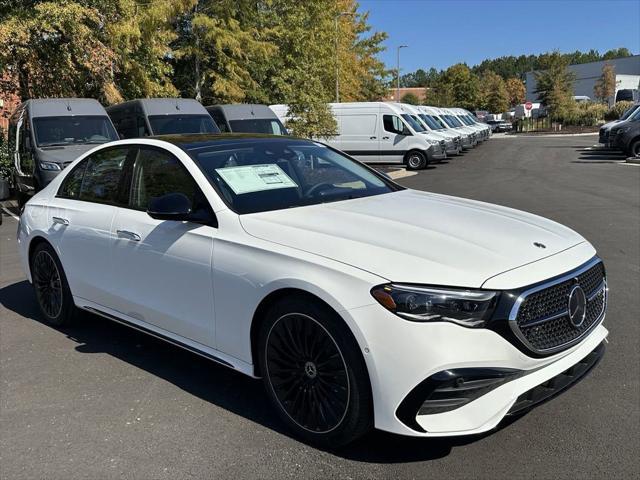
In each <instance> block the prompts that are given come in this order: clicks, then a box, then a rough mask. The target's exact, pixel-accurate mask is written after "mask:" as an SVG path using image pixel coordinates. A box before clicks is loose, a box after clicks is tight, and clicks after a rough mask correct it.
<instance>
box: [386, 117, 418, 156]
mask: <svg viewBox="0 0 640 480" xmlns="http://www.w3.org/2000/svg"><path fill="white" fill-rule="evenodd" d="M381 117H382V137H381V138H380V161H381V162H383V163H402V162H403V161H404V155H405V153H407V151H408V149H409V148H408V144H409V140H408V137H409V136H410V135H411V134H410V133H408V132H409V129H408V128H407V127H406V125H405V124H404V122H403V121H402V119H401V118H400V117H399V116H398V115H392V114H383V115H382V116H381Z"/></svg>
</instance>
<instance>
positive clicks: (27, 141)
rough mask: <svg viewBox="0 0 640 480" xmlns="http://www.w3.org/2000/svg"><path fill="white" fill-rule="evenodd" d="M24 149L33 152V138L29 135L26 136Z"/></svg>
mask: <svg viewBox="0 0 640 480" xmlns="http://www.w3.org/2000/svg"><path fill="white" fill-rule="evenodd" d="M24 149H25V150H31V137H30V136H29V135H28V134H27V135H25V136H24Z"/></svg>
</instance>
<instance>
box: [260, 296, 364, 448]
mask: <svg viewBox="0 0 640 480" xmlns="http://www.w3.org/2000/svg"><path fill="white" fill-rule="evenodd" d="M258 335H259V336H258V339H257V340H258V349H259V351H258V352H257V355H258V359H259V360H258V367H259V372H260V375H261V376H262V379H263V382H264V384H265V388H266V390H267V395H268V397H269V399H270V400H271V403H272V404H273V405H274V407H275V409H276V411H277V412H278V414H279V416H280V418H281V419H282V420H283V422H284V423H285V424H286V425H287V426H288V427H289V429H290V430H292V431H293V433H295V434H296V436H298V437H300V438H302V439H303V440H305V441H307V442H309V443H312V444H314V445H317V446H320V447H323V448H337V447H340V446H342V445H345V444H347V443H350V442H352V441H354V440H355V439H357V438H359V437H361V436H362V435H364V434H365V433H366V432H368V431H369V430H370V429H371V428H372V427H373V401H372V395H371V385H370V383H369V374H368V371H367V366H366V363H365V361H364V357H363V354H362V353H361V350H360V347H359V345H358V342H357V341H356V339H355V337H354V336H353V334H352V332H351V330H350V329H349V327H348V326H347V325H346V324H345V322H344V320H343V319H342V318H341V317H340V316H339V315H338V314H337V313H336V312H335V311H334V310H333V309H331V308H330V307H329V306H328V305H326V304H324V303H322V302H321V301H319V300H317V299H315V298H313V297H310V296H308V295H305V294H299V295H298V294H294V295H291V296H289V297H287V298H283V299H281V300H279V301H278V302H277V303H275V304H274V305H272V306H271V307H270V308H269V310H268V311H267V313H266V315H265V318H264V321H263V322H261V325H260V330H259V332H258Z"/></svg>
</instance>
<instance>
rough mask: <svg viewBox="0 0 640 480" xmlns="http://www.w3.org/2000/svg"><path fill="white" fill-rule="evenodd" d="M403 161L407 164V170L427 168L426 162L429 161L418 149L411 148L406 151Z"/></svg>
mask: <svg viewBox="0 0 640 480" xmlns="http://www.w3.org/2000/svg"><path fill="white" fill-rule="evenodd" d="M405 162H406V164H407V170H422V169H424V168H427V164H428V163H429V162H428V160H427V156H426V155H425V154H424V153H422V152H420V151H418V150H412V151H410V152H409V153H407V158H406V160H405Z"/></svg>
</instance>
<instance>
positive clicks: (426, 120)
mask: <svg viewBox="0 0 640 480" xmlns="http://www.w3.org/2000/svg"><path fill="white" fill-rule="evenodd" d="M420 118H421V119H422V121H423V122H424V123H426V124H427V125H428V126H429V128H430V129H431V130H441V129H442V127H440V126H439V125H438V124H436V123H435V122H434V121H433V120H432V119H430V118H429V115H425V114H424V113H421V114H420Z"/></svg>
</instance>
